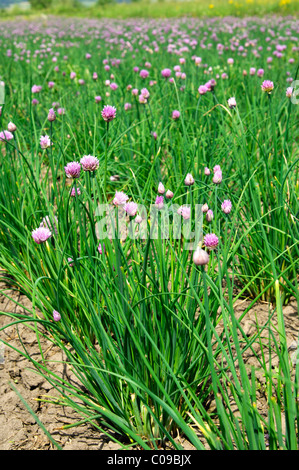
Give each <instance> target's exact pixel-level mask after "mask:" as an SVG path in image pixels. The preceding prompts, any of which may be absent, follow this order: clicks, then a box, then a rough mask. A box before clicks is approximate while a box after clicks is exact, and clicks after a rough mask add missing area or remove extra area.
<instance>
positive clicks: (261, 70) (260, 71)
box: [256, 69, 265, 77]
mask: <svg viewBox="0 0 299 470" xmlns="http://www.w3.org/2000/svg"><path fill="white" fill-rule="evenodd" d="M264 73H265V71H264V69H258V71H257V72H256V74H257V76H258V77H262V76H263V75H264Z"/></svg>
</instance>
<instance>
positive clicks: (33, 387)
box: [0, 291, 299, 450]
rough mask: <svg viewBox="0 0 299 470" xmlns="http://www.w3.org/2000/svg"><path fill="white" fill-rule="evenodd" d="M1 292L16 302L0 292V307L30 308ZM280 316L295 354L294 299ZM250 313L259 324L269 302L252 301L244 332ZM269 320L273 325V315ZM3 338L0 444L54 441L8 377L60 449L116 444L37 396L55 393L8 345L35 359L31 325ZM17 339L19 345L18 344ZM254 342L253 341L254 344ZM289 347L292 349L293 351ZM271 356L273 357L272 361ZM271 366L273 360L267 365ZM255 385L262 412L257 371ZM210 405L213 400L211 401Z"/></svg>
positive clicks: (20, 446)
mask: <svg viewBox="0 0 299 470" xmlns="http://www.w3.org/2000/svg"><path fill="white" fill-rule="evenodd" d="M6 294H7V295H8V296H10V297H12V298H13V299H14V300H15V301H17V302H18V303H19V305H17V304H16V303H15V302H13V301H12V300H9V299H8V298H7V297H6V296H4V295H1V294H0V312H7V313H8V312H22V311H24V312H25V310H24V307H27V308H28V309H30V302H29V300H28V299H27V298H26V297H24V296H21V295H20V294H17V293H14V292H13V291H10V292H9V291H6ZM249 302H250V301H249V300H240V301H238V302H237V303H236V308H235V314H236V316H237V317H239V316H240V315H241V314H242V312H244V309H245V308H246V307H247V306H248V305H249ZM283 311H284V321H285V327H286V333H287V343H288V346H289V347H290V354H293V355H294V354H295V353H296V351H295V347H296V345H297V341H298V332H299V317H298V310H297V304H296V301H295V300H294V299H292V300H291V302H290V303H289V304H288V305H287V306H285V307H284V309H283ZM256 319H257V320H258V324H259V326H260V327H261V326H262V325H264V324H266V322H267V321H268V319H269V305H268V304H266V303H258V304H255V306H254V307H253V308H252V309H251V310H250V311H249V312H248V313H247V314H246V317H245V318H244V319H243V320H242V326H243V328H244V331H245V333H246V335H247V336H248V337H250V336H251V335H253V334H254V332H255V331H256ZM10 322H11V318H9V317H8V316H7V315H0V330H1V328H2V327H4V326H5V325H8V324H9V323H10ZM272 323H273V326H274V327H275V325H277V322H276V319H275V316H274V317H273V322H272ZM1 339H2V340H4V341H6V342H8V343H9V344H10V346H12V347H8V346H4V347H3V343H1V342H0V348H1V349H0V397H1V401H0V450H52V449H55V446H54V445H53V444H52V443H51V441H50V440H49V438H48V437H47V436H46V434H45V433H44V432H43V430H42V429H41V428H40V426H39V425H38V424H37V423H36V421H35V419H34V417H33V416H32V415H31V414H30V412H29V411H28V410H27V409H26V407H25V405H24V404H23V402H22V401H21V400H20V398H19V397H18V395H17V394H16V393H15V391H14V390H13V389H12V388H11V386H10V383H13V385H14V386H15V387H16V388H17V390H18V391H19V392H20V394H21V395H22V396H23V398H24V399H25V400H26V402H27V403H28V405H29V406H30V407H31V408H32V410H33V411H34V413H35V414H36V415H37V416H38V418H39V420H40V421H41V422H42V423H43V425H44V426H45V428H46V429H47V430H48V432H49V433H50V434H51V436H52V437H53V438H54V439H55V441H56V442H57V443H59V445H60V446H61V447H62V448H63V449H64V450H101V449H104V450H117V449H119V445H118V444H117V443H115V442H114V441H113V440H111V439H109V438H108V437H107V436H106V435H105V434H104V433H100V432H99V431H98V430H97V429H96V428H95V427H93V426H92V425H91V424H82V425H80V426H76V427H72V428H69V429H62V426H64V425H67V424H72V423H76V422H77V421H80V419H81V417H80V416H79V415H78V414H77V412H76V411H74V410H73V409H72V408H70V407H62V406H57V405H55V404H53V403H49V402H47V401H43V400H47V399H48V400H51V399H52V397H55V396H57V392H56V390H55V389H54V388H53V387H52V386H51V385H50V384H49V383H48V382H47V381H46V380H45V379H44V378H43V377H41V376H40V375H38V374H37V373H36V372H35V371H34V369H33V366H32V363H31V362H30V361H28V360H27V359H26V358H24V357H23V356H22V355H20V354H19V353H18V352H17V351H16V350H14V349H13V347H15V348H17V349H21V350H22V348H23V347H25V348H26V350H27V353H28V354H30V356H31V357H34V358H36V360H39V358H40V351H39V345H38V343H37V340H36V334H35V332H34V330H31V329H29V328H28V327H27V326H24V325H22V324H19V325H18V326H17V327H16V326H15V325H14V326H10V327H8V328H5V329H4V330H2V331H0V340H1ZM22 344H23V346H22ZM41 347H42V350H43V352H44V354H45V357H46V359H47V360H49V361H50V363H51V364H52V365H51V367H52V368H54V370H55V373H56V374H58V375H62V376H63V377H64V378H65V379H68V380H76V378H74V376H72V375H71V373H70V372H69V371H68V370H67V367H66V364H65V363H64V362H65V359H66V358H65V357H63V353H62V351H61V350H60V349H59V348H58V347H56V346H55V345H53V344H52V343H51V342H50V341H48V340H47V338H42V337H41ZM257 348H258V346H257ZM294 351H295V353H294ZM246 361H247V363H248V365H253V366H258V364H257V360H256V357H255V356H254V354H253V353H250V352H248V356H247V358H246ZM272 362H273V361H272ZM272 367H275V361H274V363H273V365H272ZM258 380H260V384H261V386H260V388H259V390H258V392H257V393H258V399H259V402H258V403H257V406H258V409H259V410H260V411H261V412H262V413H263V412H264V413H265V414H266V412H267V401H266V396H265V394H264V392H263V386H262V385H263V384H262V381H263V377H262V374H261V376H260V377H258ZM211 407H213V404H211ZM182 443H183V445H184V448H185V449H189V450H190V449H192V446H190V444H188V443H187V442H182Z"/></svg>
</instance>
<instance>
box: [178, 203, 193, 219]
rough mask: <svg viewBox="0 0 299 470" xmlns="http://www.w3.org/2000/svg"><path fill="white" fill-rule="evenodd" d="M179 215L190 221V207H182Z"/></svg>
mask: <svg viewBox="0 0 299 470" xmlns="http://www.w3.org/2000/svg"><path fill="white" fill-rule="evenodd" d="M178 214H179V215H181V216H182V217H183V219H184V220H188V219H190V215H191V209H190V207H186V206H181V207H179V209H178Z"/></svg>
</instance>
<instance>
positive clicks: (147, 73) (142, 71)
mask: <svg viewBox="0 0 299 470" xmlns="http://www.w3.org/2000/svg"><path fill="white" fill-rule="evenodd" d="M139 75H140V77H141V78H147V77H148V76H149V71H148V70H145V69H143V70H140V74H139Z"/></svg>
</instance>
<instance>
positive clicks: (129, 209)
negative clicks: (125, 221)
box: [124, 202, 138, 217]
mask: <svg viewBox="0 0 299 470" xmlns="http://www.w3.org/2000/svg"><path fill="white" fill-rule="evenodd" d="M124 210H125V211H126V213H127V214H128V215H129V216H130V217H134V216H135V215H136V214H137V210H138V204H136V202H127V203H126V204H125V205H124Z"/></svg>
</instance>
